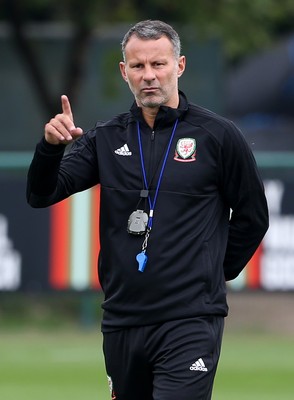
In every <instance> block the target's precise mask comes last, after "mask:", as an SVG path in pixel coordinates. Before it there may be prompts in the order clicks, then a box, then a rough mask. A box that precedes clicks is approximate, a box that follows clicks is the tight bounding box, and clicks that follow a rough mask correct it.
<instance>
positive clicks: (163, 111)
mask: <svg viewBox="0 0 294 400" xmlns="http://www.w3.org/2000/svg"><path fill="white" fill-rule="evenodd" d="M187 110H188V100H187V98H186V96H185V94H184V93H183V92H181V91H179V106H178V108H171V107H167V106H160V108H159V110H158V113H157V116H156V119H155V123H154V128H155V129H156V128H157V127H159V126H160V125H172V124H173V123H174V122H175V120H176V119H177V118H178V119H181V118H182V117H183V115H184V114H185V113H186V112H187ZM130 112H131V113H132V115H133V116H134V117H135V119H136V120H139V121H140V122H141V123H143V124H145V125H147V124H146V122H145V120H144V118H143V114H142V108H141V107H138V106H137V104H136V102H135V101H134V103H133V105H132V107H131V109H130Z"/></svg>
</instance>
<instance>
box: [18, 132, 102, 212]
mask: <svg viewBox="0 0 294 400" xmlns="http://www.w3.org/2000/svg"><path fill="white" fill-rule="evenodd" d="M65 151H66V146H64V145H62V144H61V145H51V144H49V143H47V142H46V141H45V139H44V138H43V139H42V140H41V141H40V142H39V143H38V144H37V146H36V149H35V153H34V156H33V159H32V162H31V165H30V167H29V171H28V176H27V192H26V196H27V202H28V203H29V204H30V205H31V206H32V207H36V208H39V207H47V206H50V205H52V204H55V203H57V202H59V201H61V200H64V199H65V198H67V197H69V196H71V195H72V194H74V193H77V192H80V191H82V190H86V189H89V188H90V187H92V186H94V185H95V184H97V183H99V172H98V163H97V153H96V141H95V135H94V133H93V132H92V131H89V132H88V133H86V134H84V135H83V136H82V137H81V138H80V139H78V140H76V141H75V142H74V143H73V145H72V146H71V148H70V150H69V151H67V152H65Z"/></svg>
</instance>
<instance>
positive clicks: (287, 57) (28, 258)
mask: <svg viewBox="0 0 294 400" xmlns="http://www.w3.org/2000/svg"><path fill="white" fill-rule="evenodd" d="M143 19H162V20H164V21H166V22H168V23H170V24H172V25H173V26H174V27H175V28H176V30H177V31H178V32H179V34H180V36H181V39H182V47H183V49H182V53H183V54H185V55H186V56H187V62H188V64H187V70H186V71H185V74H184V75H183V77H182V78H181V80H180V88H181V89H182V90H183V91H184V92H185V93H186V94H187V96H188V98H189V99H190V100H191V101H192V102H194V103H198V104H200V105H202V106H204V107H207V108H209V109H211V110H213V111H215V112H217V113H220V114H222V115H225V116H227V117H229V118H231V119H232V120H233V121H235V122H236V123H237V125H238V126H239V127H240V128H241V130H242V131H243V133H244V136H245V138H246V140H247V141H248V143H249V145H250V146H251V148H252V150H253V153H254V156H255V158H256V161H257V164H258V166H259V168H260V172H261V175H262V178H263V180H264V184H265V189H266V194H267V199H268V204H269V209H270V229H269V231H268V233H267V235H266V237H265V239H264V241H263V242H262V244H261V246H260V248H259V249H258V251H257V252H256V254H255V255H254V257H253V258H252V260H251V261H250V263H249V264H248V266H247V267H246V269H245V270H244V272H243V273H242V274H241V276H240V277H238V278H237V279H236V280H235V281H233V282H232V283H230V284H229V287H228V297H229V305H230V315H229V317H228V318H227V326H226V332H225V340H224V351H223V355H222V358H221V361H220V367H219V373H218V375H217V380H216V386H215V390H214V399H226V400H233V399H234V400H236V399H238V400H242V399H246V400H248V399H250V400H251V399H253V400H255V399H258V400H261V399H267V400H270V399H274V398H276V397H277V396H279V398H280V399H290V398H291V399H292V398H293V393H294V387H293V383H292V381H293V379H292V377H293V373H294V361H293V355H294V339H293V335H294V316H293V290H294V201H293V198H294V22H293V21H294V2H293V0H280V1H276V0H255V1H252V0H206V1H200V0H186V1H185V2H179V1H173V0H145V1H144V2H141V1H138V0H107V1H103V0H83V1H77V0H59V1H57V0H25V1H21V0H2V1H0V93H1V107H0V130H1V132H0V188H1V189H0V190H1V196H0V397H1V399H3V400H16V399H18V398H22V399H23V400H26V398H28V399H30V400H34V399H37V398H38V399H39V398H40V397H41V396H42V399H43V400H46V399H47V398H48V399H49V398H50V399H52V398H54V399H55V400H59V399H63V400H66V399H71V400H75V399H80V398H82V397H83V399H94V398H96V399H99V400H104V399H107V398H109V393H108V388H107V380H106V377H105V372H104V365H103V358H102V352H101V335H100V318H101V311H100V304H101V301H103V295H102V293H101V291H100V286H99V282H98V280H97V276H96V260H97V254H98V251H99V236H98V231H97V226H98V221H99V215H98V214H97V205H98V204H99V187H98V188H93V189H92V190H90V191H87V192H85V193H82V194H79V195H76V196H73V197H72V198H71V199H68V200H66V201H64V202H62V203H60V204H58V205H56V206H54V207H51V208H50V209H43V210H33V209H31V208H30V207H29V206H28V205H27V204H26V200H25V187H26V174H27V170H28V166H29V163H30V161H31V158H32V154H33V151H34V147H35V145H36V143H37V142H38V141H39V140H40V139H41V137H42V135H43V127H44V124H45V123H46V122H47V121H48V120H49V119H50V118H51V117H53V116H54V115H55V114H56V113H58V112H59V111H60V96H61V94H67V95H68V96H69V98H70V100H71V103H72V108H73V112H74V116H75V122H76V124H77V125H78V126H82V127H83V128H84V130H87V129H90V128H91V127H92V126H93V125H94V124H95V122H96V121H97V120H105V119H107V118H109V117H111V116H113V115H115V114H116V113H119V112H122V111H126V110H128V108H129V107H130V105H131V103H132V96H131V94H130V93H129V90H128V88H127V86H126V85H125V83H124V82H123V81H122V79H121V77H120V73H119V69H118V63H119V61H120V60H121V51H120V43H121V40H122V37H123V35H124V33H125V32H126V31H127V30H128V29H129V27H130V26H131V25H133V24H134V23H135V22H137V21H139V20H143ZM81 213H82V214H81ZM81 215H82V216H83V217H82V218H81V217H80V216H81Z"/></svg>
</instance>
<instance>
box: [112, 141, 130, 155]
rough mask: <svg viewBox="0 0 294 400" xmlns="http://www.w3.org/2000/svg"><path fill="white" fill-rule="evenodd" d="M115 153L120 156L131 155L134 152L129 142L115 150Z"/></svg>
mask: <svg viewBox="0 0 294 400" xmlns="http://www.w3.org/2000/svg"><path fill="white" fill-rule="evenodd" d="M114 152H115V154H117V155H119V156H131V155H132V152H131V151H130V149H129V146H128V145H127V144H124V145H123V146H122V147H120V148H119V149H116V150H114Z"/></svg>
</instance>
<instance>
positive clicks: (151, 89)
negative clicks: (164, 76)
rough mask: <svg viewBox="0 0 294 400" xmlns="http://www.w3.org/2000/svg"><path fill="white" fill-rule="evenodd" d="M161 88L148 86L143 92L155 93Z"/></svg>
mask: <svg viewBox="0 0 294 400" xmlns="http://www.w3.org/2000/svg"><path fill="white" fill-rule="evenodd" d="M157 90H159V88H158V87H146V88H143V89H142V92H144V93H153V92H155V91H157Z"/></svg>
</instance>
